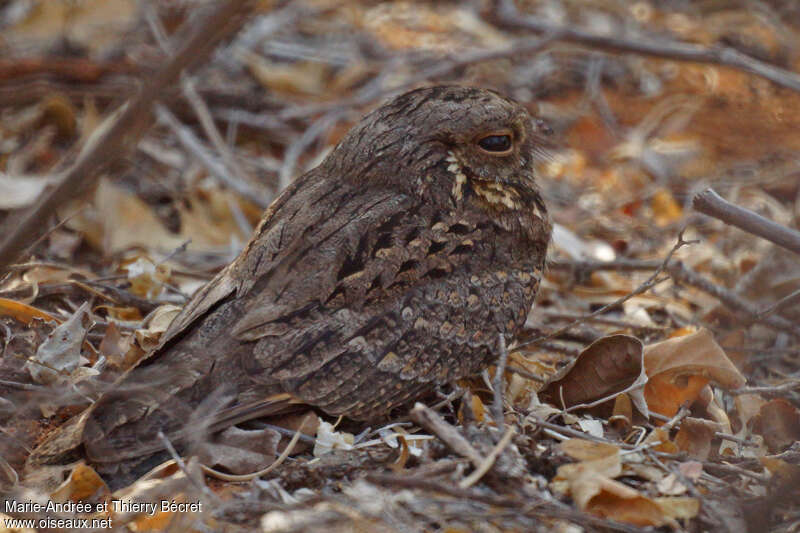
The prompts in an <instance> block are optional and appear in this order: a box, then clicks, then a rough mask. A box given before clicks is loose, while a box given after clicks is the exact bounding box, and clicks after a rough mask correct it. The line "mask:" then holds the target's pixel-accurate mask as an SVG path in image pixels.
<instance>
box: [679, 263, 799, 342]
mask: <svg viewBox="0 0 800 533" xmlns="http://www.w3.org/2000/svg"><path fill="white" fill-rule="evenodd" d="M667 272H668V273H669V275H670V276H672V279H674V280H675V281H676V282H677V283H684V284H686V285H690V286H692V287H694V288H696V289H700V290H701V291H703V292H705V293H708V294H710V295H711V296H713V297H714V298H716V299H717V300H719V301H720V302H722V303H723V304H725V305H726V306H727V307H729V308H730V309H732V310H734V311H736V312H739V313H742V314H744V315H745V316H747V317H748V318H749V319H750V320H752V321H754V322H759V323H761V324H765V325H767V326H770V327H771V328H773V329H778V330H780V331H785V332H787V333H790V334H792V335H794V336H795V337H798V338H800V325H798V324H796V323H794V322H792V321H790V320H786V319H785V318H783V317H781V316H774V315H772V316H760V314H759V313H758V312H757V311H754V310H753V309H752V303H751V302H749V301H747V300H745V299H743V298H741V297H739V296H737V295H736V294H734V293H733V292H731V291H729V290H727V289H724V288H722V287H720V286H718V285H715V284H714V283H713V282H711V281H710V280H708V279H707V278H704V277H703V276H701V275H700V274H698V273H697V272H695V271H694V270H691V269H689V268H687V267H685V266H683V264H682V263H680V262H675V263H671V264H669V265H668V266H667Z"/></svg>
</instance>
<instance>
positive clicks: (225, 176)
mask: <svg viewBox="0 0 800 533" xmlns="http://www.w3.org/2000/svg"><path fill="white" fill-rule="evenodd" d="M156 118H157V119H158V121H159V122H163V123H164V124H166V125H167V127H168V128H169V129H170V130H172V133H174V134H175V137H176V138H177V139H178V142H179V143H181V145H182V146H183V147H184V148H185V149H186V150H187V151H188V152H190V153H192V154H193V155H194V156H195V157H196V158H197V159H198V160H199V161H200V163H201V164H202V165H203V166H204V167H205V168H206V170H207V171H208V172H209V173H211V174H213V175H214V176H216V177H217V178H219V180H220V181H221V182H223V183H224V184H225V185H227V186H228V187H229V188H230V189H231V190H233V191H235V192H236V193H238V194H240V195H242V196H244V197H245V198H247V199H249V200H250V201H251V202H253V203H255V204H256V205H258V206H259V207H262V208H263V207H266V206H267V205H268V202H267V201H266V198H264V196H263V195H262V194H261V193H259V192H258V191H257V190H256V189H255V188H254V187H253V186H252V185H250V184H249V183H248V182H247V181H245V180H240V179H237V178H236V177H235V176H232V175H231V174H230V173H229V172H228V168H227V167H226V166H225V165H224V164H223V163H222V162H220V161H219V160H218V159H217V158H216V157H214V156H213V155H212V154H211V153H210V152H209V151H208V150H207V149H206V148H205V146H203V143H202V141H200V139H198V138H197V136H196V135H195V134H194V132H193V131H192V130H191V129H190V128H188V127H187V126H185V125H184V124H182V123H181V121H179V120H178V119H177V117H176V116H175V115H173V114H172V113H170V111H169V110H168V109H167V108H166V107H165V106H164V105H162V104H157V105H156Z"/></svg>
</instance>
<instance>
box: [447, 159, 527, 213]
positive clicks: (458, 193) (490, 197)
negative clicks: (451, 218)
mask: <svg viewBox="0 0 800 533" xmlns="http://www.w3.org/2000/svg"><path fill="white" fill-rule="evenodd" d="M445 161H447V162H448V163H449V165H447V170H448V172H450V173H451V174H453V176H454V178H455V179H454V180H453V190H452V192H451V193H450V194H451V195H452V196H453V198H454V199H455V200H456V201H457V202H460V201H461V200H462V198H463V197H464V184H465V183H467V175H466V174H465V173H464V171H463V169H462V168H461V165H460V164H459V162H458V159H457V158H456V156H455V154H453V152H447V158H446V159H445ZM472 189H473V190H474V191H475V193H476V194H477V195H478V196H480V197H481V198H482V199H483V200H485V201H486V202H487V203H488V204H490V205H502V206H505V207H507V208H509V209H519V208H521V207H522V202H520V198H519V193H518V192H517V191H515V190H514V189H513V188H512V187H506V186H503V184H502V183H493V182H488V181H477V180H475V181H473V183H472Z"/></svg>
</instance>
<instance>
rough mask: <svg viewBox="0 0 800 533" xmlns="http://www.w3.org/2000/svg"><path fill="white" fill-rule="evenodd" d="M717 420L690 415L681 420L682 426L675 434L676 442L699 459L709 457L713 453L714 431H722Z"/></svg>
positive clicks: (690, 454)
mask: <svg viewBox="0 0 800 533" xmlns="http://www.w3.org/2000/svg"><path fill="white" fill-rule="evenodd" d="M721 429H722V428H721V427H720V425H719V424H718V423H717V422H712V421H710V420H704V419H702V418H694V417H691V416H688V417H686V418H684V419H683V420H682V421H681V428H680V430H678V434H677V435H675V444H677V446H678V448H679V449H680V450H681V451H684V452H686V453H688V454H689V457H692V458H694V459H697V460H699V461H705V460H706V459H708V456H709V454H710V453H711V441H712V440H714V433H716V432H717V431H721Z"/></svg>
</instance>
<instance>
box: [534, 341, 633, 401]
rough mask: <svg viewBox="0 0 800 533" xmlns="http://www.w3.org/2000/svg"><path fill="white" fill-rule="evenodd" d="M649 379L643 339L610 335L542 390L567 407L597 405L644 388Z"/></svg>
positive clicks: (584, 352)
mask: <svg viewBox="0 0 800 533" xmlns="http://www.w3.org/2000/svg"><path fill="white" fill-rule="evenodd" d="M645 381H646V377H645V375H644V368H643V365H642V343H641V342H640V341H639V339H637V338H635V337H630V336H628V335H609V336H608V337H603V338H601V339H598V340H596V341H595V342H593V343H592V344H590V345H589V346H588V347H586V349H584V350H583V351H582V352H581V354H580V355H579V356H578V357H577V358H576V359H575V361H574V362H573V363H572V365H570V366H568V367H566V368H565V369H564V370H562V371H561V372H560V373H559V375H557V376H555V378H554V380H553V381H551V382H550V383H548V384H547V386H546V387H545V388H544V389H543V390H542V391H541V393H540V394H541V397H542V398H543V399H546V400H547V401H549V402H550V403H552V404H553V405H558V406H561V407H565V408H570V409H574V408H579V407H593V406H595V405H598V404H600V403H603V402H606V401H608V400H613V399H614V398H616V396H617V395H618V394H621V393H624V392H629V391H632V390H634V389H637V388H641V386H642V385H643V384H644V383H645ZM637 407H638V406H637Z"/></svg>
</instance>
